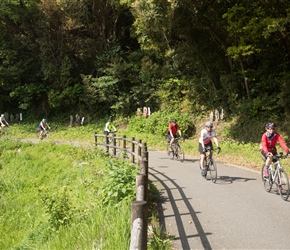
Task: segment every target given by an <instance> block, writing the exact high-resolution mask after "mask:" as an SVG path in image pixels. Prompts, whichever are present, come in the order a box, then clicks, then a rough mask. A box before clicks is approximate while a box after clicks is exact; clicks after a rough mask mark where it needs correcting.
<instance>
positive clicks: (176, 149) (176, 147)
mask: <svg viewBox="0 0 290 250" xmlns="http://www.w3.org/2000/svg"><path fill="white" fill-rule="evenodd" d="M180 139H181V140H183V139H182V138H174V141H173V143H172V144H171V149H172V151H170V150H169V145H170V143H168V144H167V153H168V156H169V157H170V159H171V160H173V159H174V157H176V158H177V159H180V161H181V162H183V161H184V151H183V149H182V148H181V146H180V144H179V140H180Z"/></svg>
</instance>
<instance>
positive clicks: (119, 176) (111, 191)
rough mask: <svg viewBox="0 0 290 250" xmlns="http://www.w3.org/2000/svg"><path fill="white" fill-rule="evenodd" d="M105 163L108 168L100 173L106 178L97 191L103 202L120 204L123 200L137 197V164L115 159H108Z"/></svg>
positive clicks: (131, 199) (105, 203) (104, 203)
mask: <svg viewBox="0 0 290 250" xmlns="http://www.w3.org/2000/svg"><path fill="white" fill-rule="evenodd" d="M105 165H106V168H105V169H103V170H102V171H101V173H100V174H101V175H103V178H104V180H103V182H102V185H101V186H100V187H99V188H98V191H97V193H98V196H99V197H100V198H101V200H102V204H103V205H106V206H107V205H114V206H118V205H119V203H120V202H121V201H130V202H131V201H133V200H134V198H135V197H136V193H135V192H136V190H135V182H136V175H137V173H138V169H137V168H136V166H135V165H134V164H131V163H128V162H126V161H121V160H114V159H110V160H108V161H106V162H105Z"/></svg>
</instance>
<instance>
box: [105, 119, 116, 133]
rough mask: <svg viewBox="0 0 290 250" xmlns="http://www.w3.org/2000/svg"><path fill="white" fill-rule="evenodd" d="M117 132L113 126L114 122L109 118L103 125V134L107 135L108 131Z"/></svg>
mask: <svg viewBox="0 0 290 250" xmlns="http://www.w3.org/2000/svg"><path fill="white" fill-rule="evenodd" d="M111 132H112V133H113V132H117V129H116V128H115V126H114V124H113V123H112V120H111V119H109V120H108V122H107V123H106V125H105V128H104V134H105V135H108V134H109V133H111Z"/></svg>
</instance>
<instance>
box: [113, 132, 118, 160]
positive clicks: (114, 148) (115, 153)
mask: <svg viewBox="0 0 290 250" xmlns="http://www.w3.org/2000/svg"><path fill="white" fill-rule="evenodd" d="M113 145H114V147H113V155H114V156H116V155H117V148H116V145H117V143H116V134H113Z"/></svg>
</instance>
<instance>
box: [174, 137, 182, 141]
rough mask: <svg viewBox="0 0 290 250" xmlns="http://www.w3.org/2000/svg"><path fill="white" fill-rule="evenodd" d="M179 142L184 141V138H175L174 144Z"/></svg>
mask: <svg viewBox="0 0 290 250" xmlns="http://www.w3.org/2000/svg"><path fill="white" fill-rule="evenodd" d="M178 141H184V138H183V137H176V138H174V142H178Z"/></svg>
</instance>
